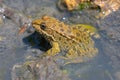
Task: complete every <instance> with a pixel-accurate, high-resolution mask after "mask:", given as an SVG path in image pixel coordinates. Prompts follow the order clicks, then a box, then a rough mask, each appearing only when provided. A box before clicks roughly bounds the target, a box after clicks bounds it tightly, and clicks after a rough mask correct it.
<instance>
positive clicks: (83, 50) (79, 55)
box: [62, 43, 98, 65]
mask: <svg viewBox="0 0 120 80" xmlns="http://www.w3.org/2000/svg"><path fill="white" fill-rule="evenodd" d="M97 53H98V50H97V48H94V46H93V45H91V47H89V46H86V45H84V44H82V43H81V44H78V45H76V46H73V47H72V48H70V49H69V51H68V53H66V55H65V57H62V58H63V59H64V60H65V64H64V65H66V64H70V63H82V62H86V61H88V60H90V59H91V58H93V57H94V56H95V55H96V54H97Z"/></svg>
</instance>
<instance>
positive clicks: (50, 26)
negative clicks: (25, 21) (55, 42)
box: [32, 16, 57, 37]
mask: <svg viewBox="0 0 120 80" xmlns="http://www.w3.org/2000/svg"><path fill="white" fill-rule="evenodd" d="M56 22H57V20H56V19H55V18H52V17H49V16H43V17H42V18H38V19H35V20H33V21H32V26H33V28H35V30H36V31H37V32H39V33H40V34H42V35H46V36H49V37H52V36H51V35H53V31H54V24H55V23H56Z"/></svg>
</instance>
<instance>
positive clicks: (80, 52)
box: [32, 16, 99, 64]
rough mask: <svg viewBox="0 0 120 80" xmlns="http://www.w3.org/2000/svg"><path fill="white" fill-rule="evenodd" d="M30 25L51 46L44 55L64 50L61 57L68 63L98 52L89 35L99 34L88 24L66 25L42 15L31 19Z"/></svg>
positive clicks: (80, 60)
mask: <svg viewBox="0 0 120 80" xmlns="http://www.w3.org/2000/svg"><path fill="white" fill-rule="evenodd" d="M32 26H33V27H34V28H35V30H36V31H37V32H38V33H40V34H41V35H43V36H44V37H45V39H46V40H47V41H48V42H50V44H51V46H52V48H51V49H49V50H48V51H46V52H45V53H44V56H55V55H56V54H58V53H59V52H60V51H65V54H64V55H62V56H61V58H63V59H65V60H67V62H66V63H65V64H68V63H79V62H84V61H86V60H87V59H89V58H91V57H94V56H95V55H96V54H97V53H98V49H97V48H95V47H94V41H93V39H92V38H91V37H92V36H93V37H96V38H98V37H99V35H98V34H97V30H96V29H95V28H94V27H92V26H90V25H84V24H77V25H67V24H64V23H63V22H60V21H59V20H57V19H55V18H53V17H50V16H43V17H42V18H39V19H35V20H33V21H32Z"/></svg>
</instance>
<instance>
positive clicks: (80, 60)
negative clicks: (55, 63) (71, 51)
mask: <svg viewBox="0 0 120 80" xmlns="http://www.w3.org/2000/svg"><path fill="white" fill-rule="evenodd" d="M56 59H62V60H64V63H63V66H65V65H68V64H72V63H81V62H84V60H83V59H81V58H71V59H70V58H67V57H64V56H58V57H57V58H55V60H56Z"/></svg>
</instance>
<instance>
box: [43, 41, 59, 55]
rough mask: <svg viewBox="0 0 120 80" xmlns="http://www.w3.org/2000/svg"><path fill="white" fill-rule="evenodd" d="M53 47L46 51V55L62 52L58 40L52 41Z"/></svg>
mask: <svg viewBox="0 0 120 80" xmlns="http://www.w3.org/2000/svg"><path fill="white" fill-rule="evenodd" d="M51 45H52V48H51V49H49V50H48V51H47V52H45V53H44V54H43V55H44V56H55V55H56V54H57V53H59V52H60V48H59V44H58V42H56V41H53V42H51Z"/></svg>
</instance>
